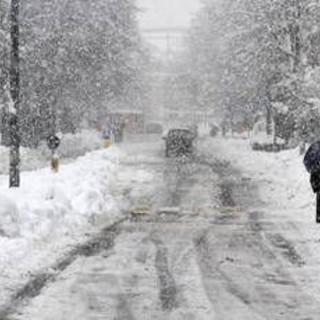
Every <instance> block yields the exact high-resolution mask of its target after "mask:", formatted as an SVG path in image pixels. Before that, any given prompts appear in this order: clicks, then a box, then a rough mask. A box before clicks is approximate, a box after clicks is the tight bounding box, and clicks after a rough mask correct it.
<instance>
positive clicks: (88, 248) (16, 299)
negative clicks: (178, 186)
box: [0, 218, 126, 320]
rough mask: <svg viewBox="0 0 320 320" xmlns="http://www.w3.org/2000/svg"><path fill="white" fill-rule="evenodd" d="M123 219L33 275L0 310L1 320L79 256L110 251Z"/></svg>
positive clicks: (51, 280) (35, 295)
mask: <svg viewBox="0 0 320 320" xmlns="http://www.w3.org/2000/svg"><path fill="white" fill-rule="evenodd" d="M125 220H126V218H125V219H122V220H120V221H118V222H116V223H114V224H113V225H111V226H108V227H106V228H103V229H102V230H101V232H99V233H98V234H97V235H96V236H94V237H93V238H92V239H89V240H88V241H87V242H85V243H83V244H79V245H78V246H76V247H75V248H74V249H73V250H71V252H69V253H67V254H66V256H65V257H63V258H62V259H61V260H60V261H58V262H56V263H55V264H54V265H52V266H50V267H49V268H47V270H45V271H43V272H39V273H37V274H35V275H34V276H33V277H31V279H30V280H29V281H28V282H27V283H26V284H25V285H24V286H22V287H21V288H20V289H18V290H17V291H16V292H15V293H14V294H13V295H12V297H11V299H10V303H9V304H8V305H7V306H6V307H4V308H3V309H2V310H0V319H1V320H10V315H11V314H13V313H15V312H16V311H17V309H18V308H19V307H20V306H21V305H22V304H24V303H26V302H27V301H29V300H31V299H33V298H35V297H37V296H38V295H40V294H41V290H42V289H43V288H44V287H45V286H46V285H48V284H49V283H52V282H55V281H56V280H57V278H58V276H59V275H60V274H61V273H62V272H63V271H64V270H65V269H66V268H67V267H68V266H70V265H71V264H72V263H73V262H74V261H75V260H76V259H77V257H79V256H86V257H89V256H93V255H96V254H98V253H100V252H101V251H103V250H108V249H111V248H112V247H113V246H114V240H115V238H116V237H117V235H118V234H119V232H120V229H119V225H120V224H122V223H123V222H124V221H125Z"/></svg>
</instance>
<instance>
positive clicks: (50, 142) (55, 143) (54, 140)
mask: <svg viewBox="0 0 320 320" xmlns="http://www.w3.org/2000/svg"><path fill="white" fill-rule="evenodd" d="M59 145H60V139H59V138H58V137H57V136H54V135H51V136H49V137H48V138H47V146H48V148H49V149H50V150H55V149H57V148H58V147H59Z"/></svg>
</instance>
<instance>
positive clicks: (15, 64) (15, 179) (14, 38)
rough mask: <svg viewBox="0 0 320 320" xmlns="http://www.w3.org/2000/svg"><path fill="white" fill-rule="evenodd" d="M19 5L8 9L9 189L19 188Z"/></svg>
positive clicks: (13, 1) (16, 1)
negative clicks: (9, 43)
mask: <svg viewBox="0 0 320 320" xmlns="http://www.w3.org/2000/svg"><path fill="white" fill-rule="evenodd" d="M19 4H20V0H11V8H10V23H11V25H10V36H11V54H10V94H11V101H10V102H9V103H10V105H9V114H10V116H9V127H10V128H9V133H10V169H9V187H19V186H20V168H19V165H20V153H19V149H20V132H19V119H18V115H19V113H20V112H19V111H20V110H19V109H20V74H19Z"/></svg>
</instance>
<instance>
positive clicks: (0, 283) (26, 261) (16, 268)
mask: <svg viewBox="0 0 320 320" xmlns="http://www.w3.org/2000/svg"><path fill="white" fill-rule="evenodd" d="M121 156H122V153H121V152H120V151H119V150H118V149H117V148H116V147H111V148H109V149H103V150H98V151H94V152H91V153H88V154H86V155H85V156H83V157H80V158H78V159H77V160H75V161H74V162H73V163H70V164H67V165H62V166H61V167H60V172H59V173H53V172H51V170H50V169H48V168H46V169H40V170H37V171H30V172H23V173H22V174H21V187H20V188H15V189H9V188H8V187H7V186H8V176H0V288H1V290H0V301H1V302H4V301H5V298H6V297H7V296H8V295H7V293H8V292H7V291H6V290H8V291H10V288H11V287H12V286H14V284H15V283H19V281H21V279H23V278H24V273H26V272H28V273H29V272H30V270H33V271H34V270H39V269H41V268H43V267H46V266H48V265H50V264H51V263H53V262H54V261H55V260H56V259H57V257H59V256H60V255H61V253H62V252H64V251H65V250H66V249H67V248H68V246H70V245H72V244H74V243H77V242H81V239H82V240H83V239H85V237H86V236H88V234H89V233H90V232H93V231H94V230H95V229H97V226H99V225H100V226H105V225H107V224H110V223H113V222H115V221H116V220H118V219H119V218H120V217H122V216H121V209H120V208H119V207H118V205H117V201H116V199H115V198H114V197H113V196H112V192H111V186H112V184H113V183H114V181H115V179H116V176H117V172H118V166H119V159H120V157H121ZM0 305H1V303H0Z"/></svg>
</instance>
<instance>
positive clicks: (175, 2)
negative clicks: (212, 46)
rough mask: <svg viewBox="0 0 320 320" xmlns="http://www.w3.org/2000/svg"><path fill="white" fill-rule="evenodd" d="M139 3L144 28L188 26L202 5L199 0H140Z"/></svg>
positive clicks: (141, 22) (140, 18)
mask: <svg viewBox="0 0 320 320" xmlns="http://www.w3.org/2000/svg"><path fill="white" fill-rule="evenodd" d="M137 4H138V7H139V8H140V9H141V10H142V12H141V14H140V15H139V20H140V24H141V26H142V27H143V28H148V27H181V26H182V27H186V26H188V25H189V23H190V20H191V18H192V15H193V14H194V13H195V12H196V11H197V10H198V9H199V7H200V1H199V0H138V1H137Z"/></svg>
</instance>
